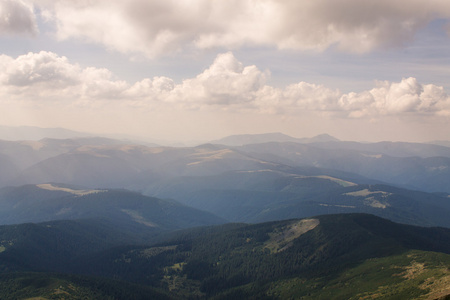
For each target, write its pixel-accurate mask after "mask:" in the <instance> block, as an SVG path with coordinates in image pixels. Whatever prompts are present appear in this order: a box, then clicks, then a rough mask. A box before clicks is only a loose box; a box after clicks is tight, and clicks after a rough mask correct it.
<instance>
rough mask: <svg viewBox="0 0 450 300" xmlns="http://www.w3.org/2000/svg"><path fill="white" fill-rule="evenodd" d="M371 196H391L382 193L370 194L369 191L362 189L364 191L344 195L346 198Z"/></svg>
mask: <svg viewBox="0 0 450 300" xmlns="http://www.w3.org/2000/svg"><path fill="white" fill-rule="evenodd" d="M373 194H381V195H382V196H385V197H386V196H390V195H392V194H390V193H387V192H383V191H374V192H371V191H369V189H364V190H360V191H356V192H350V193H345V194H344V195H346V196H354V197H367V196H369V195H373Z"/></svg>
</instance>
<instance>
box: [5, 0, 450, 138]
mask: <svg viewBox="0 0 450 300" xmlns="http://www.w3.org/2000/svg"><path fill="white" fill-rule="evenodd" d="M449 79H450V1H448V0H426V1H425V0H364V1H363V0H314V1H312V0H226V1H219V0H164V1H162V0H161V1H159V0H158V1H156V0H95V1H94V0H0V109H1V111H2V113H1V118H0V125H8V126H21V125H31V126H40V127H64V128H68V129H73V130H78V131H87V132H95V133H120V134H130V135H134V136H142V137H147V138H156V139H169V140H185V141H186V140H210V139H216V138H220V137H223V136H226V135H230V134H241V133H264V132H283V133H285V134H289V135H292V136H295V137H310V136H314V135H317V134H321V133H329V134H331V135H333V136H335V137H337V138H339V139H343V140H360V141H380V140H396V141H398V140H402V141H430V140H450V96H449V95H450V81H449Z"/></svg>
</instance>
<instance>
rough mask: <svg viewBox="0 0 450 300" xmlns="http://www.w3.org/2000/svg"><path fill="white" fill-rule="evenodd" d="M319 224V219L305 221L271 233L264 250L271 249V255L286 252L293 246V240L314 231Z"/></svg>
mask: <svg viewBox="0 0 450 300" xmlns="http://www.w3.org/2000/svg"><path fill="white" fill-rule="evenodd" d="M319 223H320V221H319V220H318V219H304V220H300V221H297V222H294V223H291V224H289V225H287V226H284V227H282V228H279V229H277V230H276V231H274V232H272V233H269V236H270V239H269V240H268V241H266V242H265V243H264V248H267V249H269V250H270V252H271V253H276V252H280V251H283V250H286V249H287V248H289V247H290V246H292V241H293V240H295V239H296V238H298V237H300V236H301V235H302V234H304V233H306V232H308V231H310V230H313V229H314V228H316V226H317V225H319Z"/></svg>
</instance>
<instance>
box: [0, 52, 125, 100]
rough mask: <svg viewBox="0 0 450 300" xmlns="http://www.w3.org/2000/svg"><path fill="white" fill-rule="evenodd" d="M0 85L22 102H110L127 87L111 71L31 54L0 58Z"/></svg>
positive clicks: (51, 55) (47, 53) (50, 55)
mask: <svg viewBox="0 0 450 300" xmlns="http://www.w3.org/2000/svg"><path fill="white" fill-rule="evenodd" d="M0 66H1V69H2V71H1V72H0V85H1V89H2V90H3V91H4V93H5V94H6V95H5V97H7V98H10V97H11V95H16V96H17V97H21V99H31V100H33V99H39V100H46V99H60V100H64V99H69V100H74V99H85V98H89V99H110V98H114V97H117V96H118V94H120V93H121V92H122V91H123V90H125V89H126V88H127V84H126V83H125V82H123V81H118V80H114V79H113V75H112V73H111V72H110V71H109V70H106V69H97V68H86V69H82V68H81V67H80V66H78V65H77V64H72V63H70V62H69V60H68V59H67V58H66V57H64V56H63V57H61V56H58V55H57V54H55V53H52V52H46V51H41V52H39V53H28V54H26V55H21V56H19V57H17V58H16V59H13V58H11V57H9V56H6V55H1V56H0Z"/></svg>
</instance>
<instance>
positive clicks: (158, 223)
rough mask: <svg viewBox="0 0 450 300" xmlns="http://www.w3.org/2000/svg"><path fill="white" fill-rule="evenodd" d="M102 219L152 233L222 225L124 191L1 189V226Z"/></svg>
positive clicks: (178, 206) (176, 205)
mask: <svg viewBox="0 0 450 300" xmlns="http://www.w3.org/2000/svg"><path fill="white" fill-rule="evenodd" d="M87 218H101V219H104V220H109V221H111V222H113V223H115V224H117V225H121V226H140V227H145V228H147V229H151V230H154V231H165V230H173V229H180V228H187V227H194V226H204V225H212V224H219V223H223V222H224V221H223V220H222V219H220V218H218V217H216V216H214V215H212V214H210V213H207V212H203V211H199V210H197V209H194V208H191V207H187V206H185V205H182V204H180V203H178V202H175V201H173V200H162V199H158V198H153V197H148V196H144V195H142V194H139V193H136V192H131V191H127V190H109V189H83V188H76V187H73V186H65V185H61V184H59V185H58V184H38V185H25V186H20V187H7V188H3V189H0V222H1V224H18V223H26V222H44V221H52V220H75V219H87Z"/></svg>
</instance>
